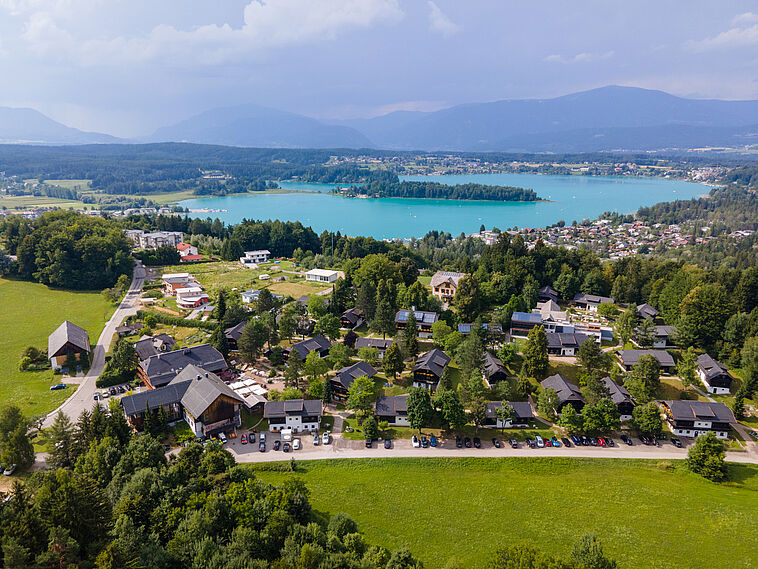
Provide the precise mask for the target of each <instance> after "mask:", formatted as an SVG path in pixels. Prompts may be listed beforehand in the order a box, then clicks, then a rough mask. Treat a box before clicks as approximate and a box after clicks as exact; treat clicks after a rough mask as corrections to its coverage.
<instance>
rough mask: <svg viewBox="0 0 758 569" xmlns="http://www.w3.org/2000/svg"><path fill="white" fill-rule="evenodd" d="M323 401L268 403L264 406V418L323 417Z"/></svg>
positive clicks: (292, 400) (306, 400) (301, 400)
mask: <svg viewBox="0 0 758 569" xmlns="http://www.w3.org/2000/svg"><path fill="white" fill-rule="evenodd" d="M321 412H322V409H321V401H319V400H318V399H288V400H287V401H267V402H266V404H265V405H264V406H263V417H264V418H266V419H270V418H282V417H287V416H290V417H295V416H300V417H303V416H314V415H316V416H318V417H320V416H321Z"/></svg>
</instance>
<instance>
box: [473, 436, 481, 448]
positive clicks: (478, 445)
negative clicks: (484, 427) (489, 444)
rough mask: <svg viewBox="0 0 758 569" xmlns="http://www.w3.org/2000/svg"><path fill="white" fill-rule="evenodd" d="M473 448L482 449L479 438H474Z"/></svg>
mask: <svg viewBox="0 0 758 569" xmlns="http://www.w3.org/2000/svg"><path fill="white" fill-rule="evenodd" d="M474 448H482V441H480V440H479V437H474Z"/></svg>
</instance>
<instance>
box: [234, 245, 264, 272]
mask: <svg viewBox="0 0 758 569" xmlns="http://www.w3.org/2000/svg"><path fill="white" fill-rule="evenodd" d="M270 256H271V251H269V250H268V249H257V250H255V251H245V256H244V257H240V263H242V266H243V267H249V268H251V269H256V268H257V265H258V263H266V262H267V261H268V259H269V257H270Z"/></svg>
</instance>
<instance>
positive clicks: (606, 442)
mask: <svg viewBox="0 0 758 569" xmlns="http://www.w3.org/2000/svg"><path fill="white" fill-rule="evenodd" d="M605 444H607V445H608V446H609V447H615V446H616V443H614V442H613V439H612V438H610V437H605Z"/></svg>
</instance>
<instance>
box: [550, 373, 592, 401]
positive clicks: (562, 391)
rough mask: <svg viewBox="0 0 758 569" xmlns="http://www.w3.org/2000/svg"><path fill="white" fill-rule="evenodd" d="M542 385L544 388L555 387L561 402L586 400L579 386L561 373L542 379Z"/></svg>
mask: <svg viewBox="0 0 758 569" xmlns="http://www.w3.org/2000/svg"><path fill="white" fill-rule="evenodd" d="M540 385H541V386H542V388H543V389H555V391H556V393H558V398H559V399H560V401H561V403H566V402H567V401H582V402H583V401H584V397H582V392H581V391H580V390H579V388H578V387H577V386H576V385H574V384H573V383H571V382H570V381H567V380H566V378H564V377H563V376H562V375H561V374H559V373H556V374H555V375H551V376H550V377H548V378H547V379H544V380H542V382H541V383H540Z"/></svg>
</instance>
